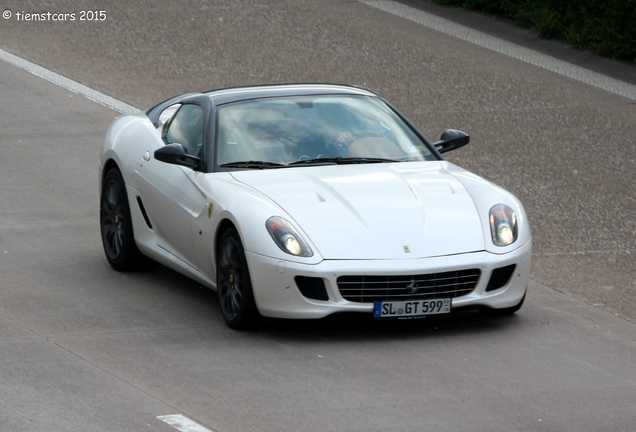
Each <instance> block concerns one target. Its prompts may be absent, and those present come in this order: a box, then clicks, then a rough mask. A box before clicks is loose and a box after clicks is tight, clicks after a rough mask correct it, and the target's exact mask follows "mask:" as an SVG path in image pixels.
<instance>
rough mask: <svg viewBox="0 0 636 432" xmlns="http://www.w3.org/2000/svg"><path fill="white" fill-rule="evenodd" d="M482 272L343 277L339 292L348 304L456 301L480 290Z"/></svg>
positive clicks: (473, 270)
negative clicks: (449, 299) (476, 287)
mask: <svg viewBox="0 0 636 432" xmlns="http://www.w3.org/2000/svg"><path fill="white" fill-rule="evenodd" d="M480 274H481V271H480V270H479V269H469V270H458V271H450V272H443V273H431V274H423V275H402V276H340V277H339V278H338V289H339V290H340V295H342V297H343V298H344V299H345V300H348V301H352V302H358V303H371V302H375V301H399V300H428V299H435V298H455V297H460V296H463V295H466V294H469V293H470V292H471V291H472V290H474V289H475V286H477V281H478V280H479V276H480Z"/></svg>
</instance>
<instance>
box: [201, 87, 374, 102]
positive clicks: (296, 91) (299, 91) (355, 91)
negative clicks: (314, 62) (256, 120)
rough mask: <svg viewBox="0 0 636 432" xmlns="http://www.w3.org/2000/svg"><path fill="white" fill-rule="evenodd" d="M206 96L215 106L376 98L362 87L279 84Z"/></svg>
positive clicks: (229, 90)
mask: <svg viewBox="0 0 636 432" xmlns="http://www.w3.org/2000/svg"><path fill="white" fill-rule="evenodd" d="M204 94H206V95H208V96H210V98H211V99H212V102H213V103H214V104H215V105H223V104H226V103H231V102H237V101H242V100H250V99H260V98H269V97H285V96H309V95H325V94H339V95H358V96H376V97H377V95H376V94H375V93H373V92H372V91H370V90H367V89H365V88H362V87H353V86H347V85H337V84H279V85H262V86H250V87H233V88H226V89H220V90H212V91H208V92H205V93H204Z"/></svg>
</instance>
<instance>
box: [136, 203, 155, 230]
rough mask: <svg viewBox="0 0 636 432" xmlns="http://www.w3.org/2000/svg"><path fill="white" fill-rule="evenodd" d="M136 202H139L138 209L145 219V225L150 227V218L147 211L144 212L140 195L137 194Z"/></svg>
mask: <svg viewBox="0 0 636 432" xmlns="http://www.w3.org/2000/svg"><path fill="white" fill-rule="evenodd" d="M137 204H139V210H141V214H142V216H143V217H144V220H145V221H146V225H148V228H150V229H152V224H151V223H150V218H148V213H146V208H145V207H144V203H143V202H142V201H141V197H140V196H137Z"/></svg>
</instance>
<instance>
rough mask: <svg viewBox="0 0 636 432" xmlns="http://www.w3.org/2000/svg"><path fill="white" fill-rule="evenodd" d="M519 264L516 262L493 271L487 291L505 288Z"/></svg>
mask: <svg viewBox="0 0 636 432" xmlns="http://www.w3.org/2000/svg"><path fill="white" fill-rule="evenodd" d="M516 267H517V266H516V265H515V264H511V265H509V266H506V267H501V268H498V269H495V270H493V271H492V275H491V276H490V280H489V281H488V286H487V287H486V292H488V291H494V290H496V289H499V288H503V287H504V286H506V285H507V284H508V282H509V281H510V278H511V277H512V274H513V273H514V271H515V268H516Z"/></svg>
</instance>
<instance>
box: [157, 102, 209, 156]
mask: <svg viewBox="0 0 636 432" xmlns="http://www.w3.org/2000/svg"><path fill="white" fill-rule="evenodd" d="M166 141H167V142H168V143H169V144H173V143H179V144H182V145H183V147H184V148H185V150H186V152H188V154H191V155H194V156H198V155H199V152H200V151H201V147H202V145H203V108H201V107H200V106H198V105H183V106H181V108H180V109H179V111H178V112H177V114H176V115H175V117H174V119H173V120H172V122H171V123H170V126H169V127H168V132H167V133H166Z"/></svg>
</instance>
